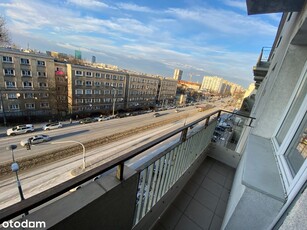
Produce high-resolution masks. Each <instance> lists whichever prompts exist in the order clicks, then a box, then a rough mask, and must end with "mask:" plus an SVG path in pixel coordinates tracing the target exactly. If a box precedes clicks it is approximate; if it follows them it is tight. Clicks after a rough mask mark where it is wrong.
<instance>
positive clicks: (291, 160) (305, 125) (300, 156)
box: [285, 114, 307, 176]
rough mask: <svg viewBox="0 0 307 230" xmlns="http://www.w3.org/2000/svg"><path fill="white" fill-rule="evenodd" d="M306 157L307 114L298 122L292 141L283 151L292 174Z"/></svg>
mask: <svg viewBox="0 0 307 230" xmlns="http://www.w3.org/2000/svg"><path fill="white" fill-rule="evenodd" d="M306 158H307V115H306V114H305V117H304V119H303V121H302V123H301V124H300V126H299V128H298V129H297V132H296V133H295V136H294V138H293V141H292V142H291V144H290V146H289V148H288V149H287V151H286V153H285V159H286V161H287V163H288V165H289V166H290V170H291V173H292V176H295V175H296V174H297V173H298V171H299V169H300V168H301V166H302V165H303V163H304V161H305V159H306Z"/></svg>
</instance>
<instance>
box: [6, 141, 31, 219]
mask: <svg viewBox="0 0 307 230" xmlns="http://www.w3.org/2000/svg"><path fill="white" fill-rule="evenodd" d="M16 148H17V145H9V146H7V147H6V150H8V151H9V150H11V151H12V159H13V163H12V165H11V169H12V171H13V172H14V173H15V174H16V180H17V187H18V191H19V195H20V200H24V199H25V198H24V196H23V192H22V188H21V183H20V180H19V177H18V170H19V165H18V163H17V162H16V161H15V157H14V149H16ZM25 214H26V215H28V214H29V213H28V212H27V211H26V212H25Z"/></svg>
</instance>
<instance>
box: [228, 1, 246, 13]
mask: <svg viewBox="0 0 307 230" xmlns="http://www.w3.org/2000/svg"><path fill="white" fill-rule="evenodd" d="M224 3H225V5H228V6H231V7H235V8H238V9H240V10H242V11H245V12H246V10H247V8H246V1H245V0H224Z"/></svg>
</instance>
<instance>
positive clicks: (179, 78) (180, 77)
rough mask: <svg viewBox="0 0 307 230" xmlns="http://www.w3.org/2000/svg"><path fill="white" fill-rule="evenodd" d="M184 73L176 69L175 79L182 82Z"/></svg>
mask: <svg viewBox="0 0 307 230" xmlns="http://www.w3.org/2000/svg"><path fill="white" fill-rule="evenodd" d="M182 73H183V71H182V70H180V69H175V71H174V79H176V80H179V81H180V80H181V79H182Z"/></svg>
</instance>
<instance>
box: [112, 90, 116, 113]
mask: <svg viewBox="0 0 307 230" xmlns="http://www.w3.org/2000/svg"><path fill="white" fill-rule="evenodd" d="M113 91H114V94H113V112H112V115H113V116H114V112H115V102H116V89H115V88H113Z"/></svg>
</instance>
